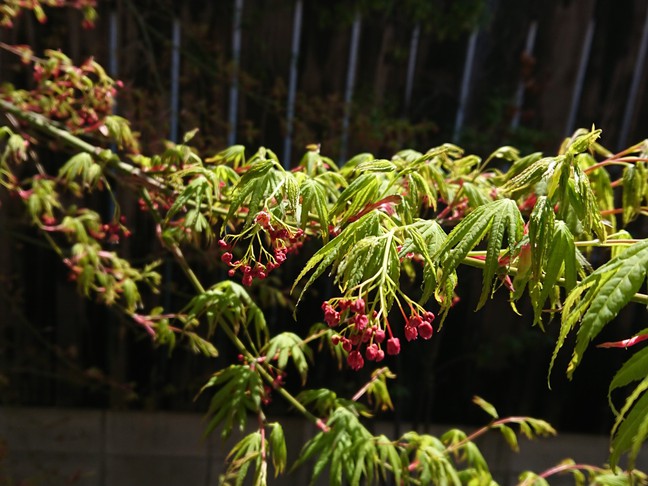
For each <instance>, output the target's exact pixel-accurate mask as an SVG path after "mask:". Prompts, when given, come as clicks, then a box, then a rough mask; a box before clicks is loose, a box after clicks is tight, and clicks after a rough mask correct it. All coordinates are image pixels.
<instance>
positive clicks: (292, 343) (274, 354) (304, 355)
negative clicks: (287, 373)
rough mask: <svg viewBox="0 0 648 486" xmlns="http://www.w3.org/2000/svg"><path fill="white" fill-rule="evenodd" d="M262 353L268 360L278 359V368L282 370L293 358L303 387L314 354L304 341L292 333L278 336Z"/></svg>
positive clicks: (270, 341)
mask: <svg viewBox="0 0 648 486" xmlns="http://www.w3.org/2000/svg"><path fill="white" fill-rule="evenodd" d="M261 353H262V354H264V355H265V356H267V357H268V359H270V360H273V359H275V358H276V359H277V367H278V368H279V369H281V370H283V369H285V368H286V366H287V365H288V358H292V360H293V363H294V364H295V368H297V371H298V372H299V376H300V377H301V380H302V385H304V384H305V383H306V377H307V376H308V362H309V361H312V359H313V352H312V351H311V349H310V348H309V347H308V346H307V345H306V344H305V343H304V341H303V340H302V339H301V338H300V337H299V336H297V335H296V334H294V333H292V332H282V333H280V334H277V335H276V336H274V337H273V338H272V339H270V340H269V341H268V343H267V344H266V345H265V346H264V347H263V348H262V349H261Z"/></svg>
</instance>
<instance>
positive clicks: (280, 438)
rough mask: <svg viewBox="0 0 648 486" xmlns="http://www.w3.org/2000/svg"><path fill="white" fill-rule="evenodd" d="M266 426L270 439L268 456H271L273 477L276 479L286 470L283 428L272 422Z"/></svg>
mask: <svg viewBox="0 0 648 486" xmlns="http://www.w3.org/2000/svg"><path fill="white" fill-rule="evenodd" d="M268 426H269V427H270V428H271V432H270V437H269V438H268V443H269V444H270V455H271V456H272V465H273V466H274V470H275V477H277V476H279V474H281V473H283V471H284V469H285V468H286V460H287V457H286V456H287V452H286V438H285V437H284V431H283V427H282V426H281V424H280V423H279V422H273V423H271V424H268Z"/></svg>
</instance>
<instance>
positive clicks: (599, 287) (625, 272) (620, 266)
mask: <svg viewBox="0 0 648 486" xmlns="http://www.w3.org/2000/svg"><path fill="white" fill-rule="evenodd" d="M647 272H648V239H646V240H641V241H639V242H638V243H635V244H634V245H632V246H629V247H628V248H627V249H626V250H625V251H624V252H623V253H621V254H619V255H618V256H617V257H615V258H613V259H612V260H610V261H608V262H607V263H606V264H605V265H602V266H601V267H599V268H597V269H596V270H595V271H594V272H593V273H591V274H590V275H588V276H587V277H586V278H585V279H583V280H582V281H581V282H580V283H579V284H578V285H576V287H574V289H573V290H572V291H571V292H570V293H569V295H568V296H567V298H566V299H565V303H564V309H563V314H562V322H561V329H560V335H559V337H558V341H557V343H556V347H555V349H554V353H553V357H552V360H551V364H550V368H549V372H551V367H552V366H553V362H554V361H555V358H556V356H557V354H558V351H559V350H560V348H561V347H562V346H563V344H564V342H565V339H566V337H567V335H568V334H569V332H570V331H571V330H572V329H573V328H574V327H575V326H576V325H577V323H578V322H579V321H581V323H580V328H579V330H578V334H577V338H576V346H575V348H574V351H573V354H572V359H571V361H570V364H569V367H568V369H567V376H569V377H571V375H572V374H573V372H574V370H575V369H576V367H577V366H578V364H579V363H580V361H581V359H582V356H583V353H584V352H585V349H586V348H587V346H588V345H589V343H590V342H591V341H592V339H594V338H595V337H596V336H597V335H598V334H599V332H601V330H602V329H603V327H604V326H605V325H606V324H608V323H609V322H610V321H611V320H612V319H614V318H615V317H616V316H617V314H618V313H619V312H620V311H621V309H622V308H623V307H625V305H626V304H627V303H628V302H630V299H631V298H632V297H633V296H634V294H635V293H636V292H638V291H639V289H640V288H641V285H642V284H643V282H644V280H645V279H646V274H647Z"/></svg>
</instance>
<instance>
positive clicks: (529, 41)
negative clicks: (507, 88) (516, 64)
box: [511, 20, 538, 129]
mask: <svg viewBox="0 0 648 486" xmlns="http://www.w3.org/2000/svg"><path fill="white" fill-rule="evenodd" d="M537 32H538V22H537V21H535V20H534V21H533V22H531V24H530V25H529V31H528V32H527V38H526V45H525V46H524V54H525V55H527V56H532V55H533V48H534V46H535V40H536V34H537ZM523 103H524V80H523V79H520V82H519V83H518V87H517V91H516V92H515V111H514V112H513V118H512V119H511V128H513V129H515V128H517V127H518V126H520V112H521V111H522V104H523Z"/></svg>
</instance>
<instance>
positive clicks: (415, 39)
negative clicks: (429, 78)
mask: <svg viewBox="0 0 648 486" xmlns="http://www.w3.org/2000/svg"><path fill="white" fill-rule="evenodd" d="M420 36H421V24H419V23H417V24H416V25H415V26H414V30H413V31H412V40H411V41H410V52H409V58H408V60H407V78H406V81H405V109H404V111H405V113H407V112H408V111H409V107H410V104H411V102H412V89H413V87H414V72H415V71H416V56H417V54H418V43H419V37H420Z"/></svg>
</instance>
